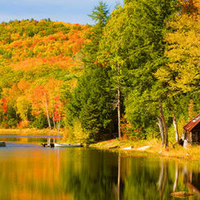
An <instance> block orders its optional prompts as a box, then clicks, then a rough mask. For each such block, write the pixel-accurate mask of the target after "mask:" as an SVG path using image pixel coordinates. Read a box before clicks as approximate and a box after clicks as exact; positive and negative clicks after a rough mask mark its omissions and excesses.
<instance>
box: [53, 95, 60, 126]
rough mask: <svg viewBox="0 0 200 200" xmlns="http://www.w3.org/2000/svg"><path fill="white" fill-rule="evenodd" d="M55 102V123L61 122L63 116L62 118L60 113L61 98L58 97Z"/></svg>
mask: <svg viewBox="0 0 200 200" xmlns="http://www.w3.org/2000/svg"><path fill="white" fill-rule="evenodd" d="M54 99H55V101H56V104H55V106H54V107H55V112H54V113H53V121H55V122H56V121H60V120H61V116H60V111H59V107H60V104H59V100H60V98H59V96H58V95H57V96H56V97H55V98H54Z"/></svg>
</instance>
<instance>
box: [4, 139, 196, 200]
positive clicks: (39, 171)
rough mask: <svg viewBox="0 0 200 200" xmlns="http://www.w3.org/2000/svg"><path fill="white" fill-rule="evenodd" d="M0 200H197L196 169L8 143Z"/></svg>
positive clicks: (80, 150)
mask: <svg viewBox="0 0 200 200" xmlns="http://www.w3.org/2000/svg"><path fill="white" fill-rule="evenodd" d="M0 171H1V173H0V188H1V192H0V199H2V200H18V199H20V200H21V199H26V200H29V199H31V200H32V199H33V200H40V199H41V200H50V199H51V200H52V199H53V200H57V199H59V200H62V199H65V200H151V199H152V200H160V199H163V200H164V199H166V200H169V199H175V198H174V197H172V196H170V194H171V193H172V192H173V191H187V192H190V193H194V195H193V196H191V197H187V198H185V199H190V200H197V199H200V191H199V190H200V165H199V164H198V163H192V162H186V161H183V160H178V161H168V160H162V159H160V158H154V157H153V156H150V157H147V155H144V156H142V154H140V155H138V154H137V153H136V154H135V156H134V157H129V156H128V154H123V153H116V152H109V151H103V150H96V149H91V148H60V149H58V148H57V149H56V148H44V147H41V146H39V145H38V144H35V143H30V142H28V143H27V142H23V141H21V142H20V143H19V142H10V141H9V142H7V147H1V148H0Z"/></svg>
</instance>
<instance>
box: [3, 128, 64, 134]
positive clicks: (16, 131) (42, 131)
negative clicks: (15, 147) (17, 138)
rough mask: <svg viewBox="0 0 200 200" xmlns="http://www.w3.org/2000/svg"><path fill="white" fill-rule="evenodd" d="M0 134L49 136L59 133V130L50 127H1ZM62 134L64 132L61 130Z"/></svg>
mask: <svg viewBox="0 0 200 200" xmlns="http://www.w3.org/2000/svg"><path fill="white" fill-rule="evenodd" d="M0 135H30V136H31V135H34V136H40V135H44V136H46V135H47V136H49V135H52V136H53V135H57V130H50V129H34V128H33V129H30V128H28V129H0ZM60 135H62V132H60Z"/></svg>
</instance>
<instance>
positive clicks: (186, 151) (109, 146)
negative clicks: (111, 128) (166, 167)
mask: <svg viewBox="0 0 200 200" xmlns="http://www.w3.org/2000/svg"><path fill="white" fill-rule="evenodd" d="M90 147H93V148H97V149H101V150H108V151H113V152H115V151H117V152H122V153H123V154H125V155H127V156H137V154H138V155H144V156H145V157H148V156H151V157H152V156H156V157H162V158H165V159H178V160H182V161H184V160H185V161H194V162H198V161H199V162H200V145H196V146H189V147H188V148H183V147H182V146H180V145H178V144H177V145H175V147H173V146H169V147H168V148H167V149H165V148H164V147H161V144H160V141H158V140H150V141H146V140H145V141H135V142H133V141H123V140H122V141H119V140H117V139H113V140H108V141H103V142H98V143H95V144H92V145H90Z"/></svg>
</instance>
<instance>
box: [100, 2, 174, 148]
mask: <svg viewBox="0 0 200 200" xmlns="http://www.w3.org/2000/svg"><path fill="white" fill-rule="evenodd" d="M173 3H174V1H157V0H151V1H146V0H143V1H132V2H129V3H126V4H125V6H124V7H123V8H121V7H120V6H119V7H118V9H117V10H116V11H114V12H113V13H112V18H111V20H110V22H109V23H108V25H107V26H106V28H105V31H104V36H103V39H102V41H101V44H100V46H101V48H100V52H99V60H100V62H101V63H104V64H105V65H106V66H107V67H110V68H111V70H114V71H115V76H116V77H118V79H120V81H119V83H120V84H121V82H125V84H126V87H125V88H129V90H128V91H126V90H125V92H124V94H123V95H124V97H125V99H126V101H125V106H126V116H127V118H128V120H129V121H130V122H131V123H132V124H133V125H134V127H136V126H144V127H147V124H148V123H149V117H150V116H152V115H153V116H154V118H152V119H154V120H155V118H156V111H155V109H151V108H150V109H149V107H152V105H153V104H152V102H157V110H158V102H159V101H160V102H161V99H162V98H163V93H164V88H163V87H162V85H160V84H157V83H156V81H157V80H156V78H155V77H154V73H155V72H156V70H157V69H158V68H160V67H161V66H162V65H164V64H165V62H166V59H165V57H164V49H165V43H164V33H165V20H167V18H168V17H169V16H170V14H171V13H172V12H173V9H172V8H173V7H172V4H173ZM122 77H125V79H123V78H122ZM160 105H162V104H160ZM153 107H154V108H155V106H153ZM138 110H140V112H138ZM152 111H153V112H152ZM157 112H158V111H157ZM161 116H163V114H162V115H161ZM162 122H163V123H164V125H165V122H164V118H163V117H162ZM149 124H151V123H149ZM144 127H143V128H144ZM163 127H165V135H166V138H167V129H166V126H163ZM143 130H144V129H143ZM167 145H168V144H167V139H166V146H167Z"/></svg>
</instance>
